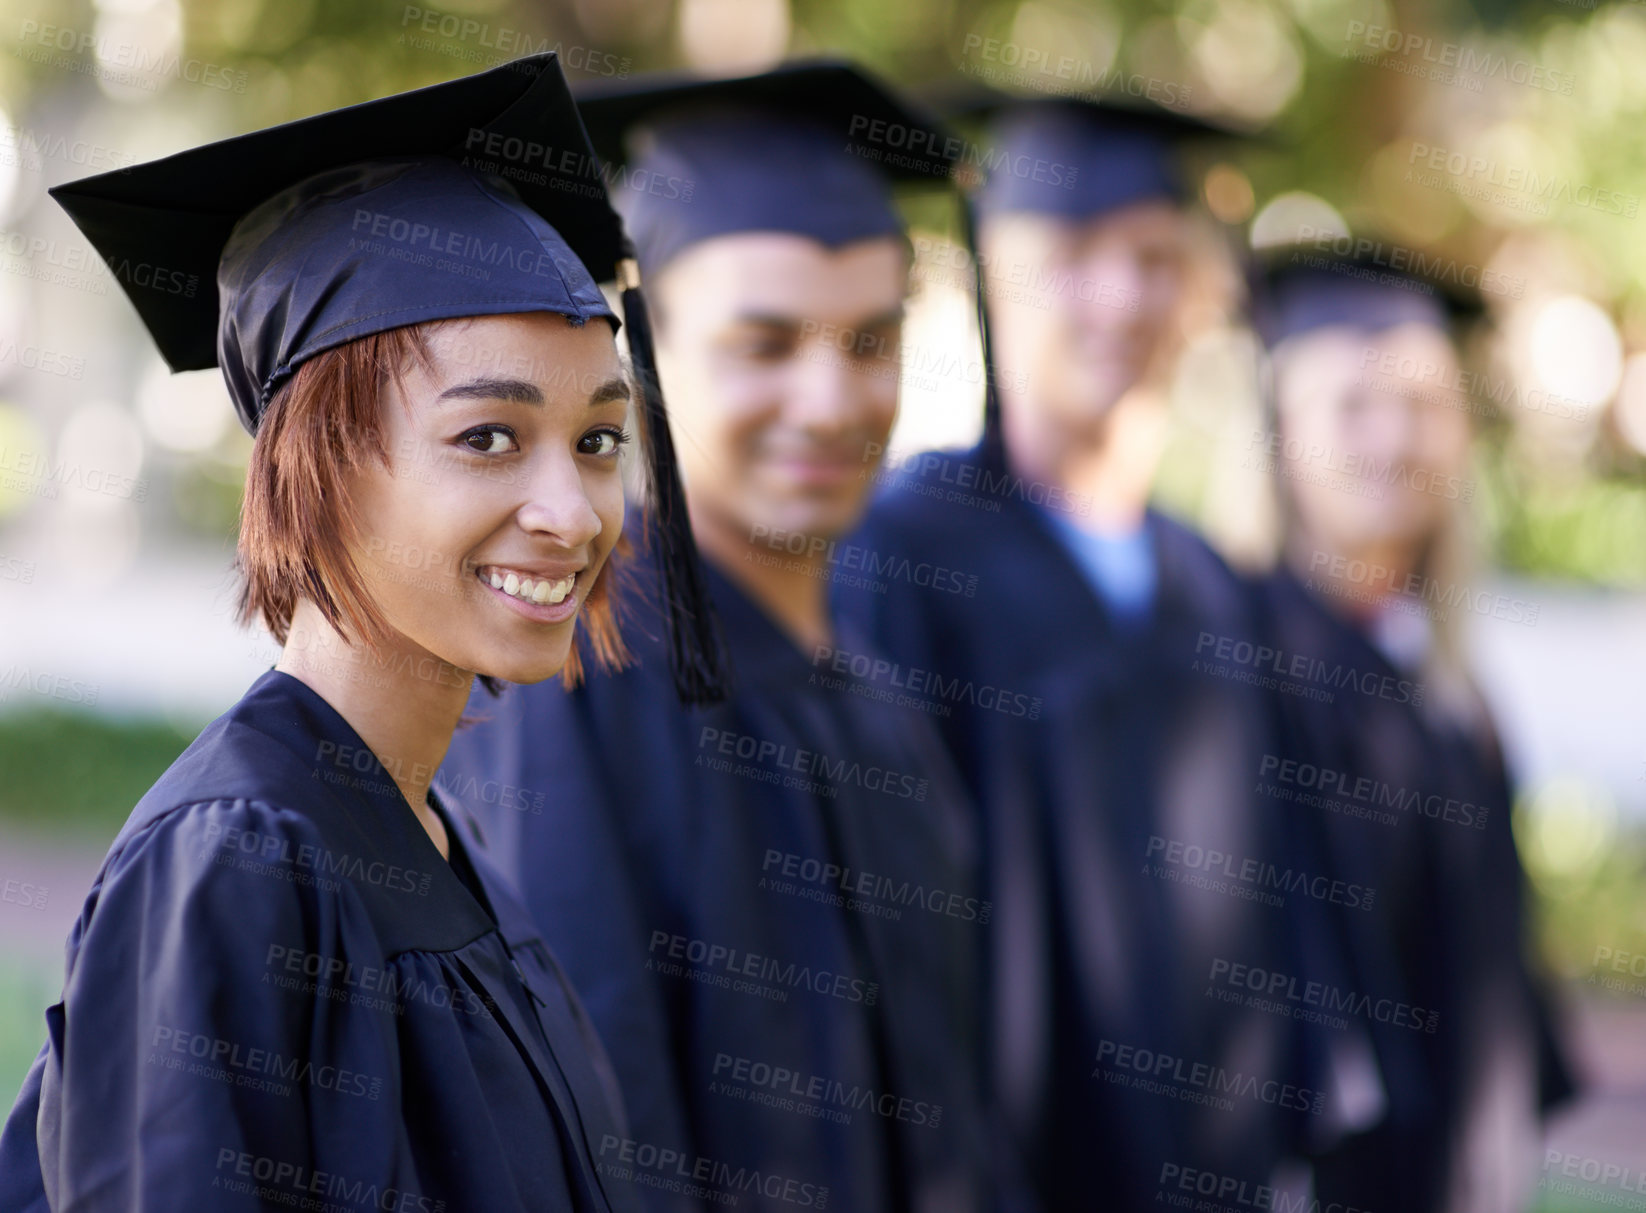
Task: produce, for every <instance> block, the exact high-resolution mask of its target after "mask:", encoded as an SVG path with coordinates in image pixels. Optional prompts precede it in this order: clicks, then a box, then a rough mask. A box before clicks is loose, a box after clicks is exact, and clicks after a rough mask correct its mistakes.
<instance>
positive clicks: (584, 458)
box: [352, 314, 629, 683]
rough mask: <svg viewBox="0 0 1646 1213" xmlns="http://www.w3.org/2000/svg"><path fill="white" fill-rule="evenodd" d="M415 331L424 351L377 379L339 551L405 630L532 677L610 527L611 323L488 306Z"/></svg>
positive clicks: (411, 637)
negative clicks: (348, 537) (366, 447)
mask: <svg viewBox="0 0 1646 1213" xmlns="http://www.w3.org/2000/svg"><path fill="white" fill-rule="evenodd" d="M429 344H430V346H431V347H432V352H433V359H432V362H431V365H429V366H427V367H422V366H416V365H414V366H412V367H410V368H408V369H407V370H406V372H405V375H404V381H403V383H402V384H401V385H400V386H395V385H394V383H393V381H392V379H391V381H390V383H389V385H388V387H387V388H386V389H385V391H384V393H383V397H382V402H381V410H382V413H381V424H382V431H383V443H384V447H385V449H386V450H387V451H388V454H389V466H388V467H386V468H385V467H382V466H380V465H378V464H376V463H373V464H372V465H370V467H369V468H368V469H367V470H365V471H362V472H361V473H360V474H359V476H358V478H357V480H356V483H355V484H354V486H353V491H354V493H355V494H356V499H355V512H356V516H357V518H358V520H359V526H360V531H359V540H358V543H357V545H356V547H355V549H354V550H353V552H352V555H353V556H354V558H355V561H356V563H357V565H358V567H359V568H360V571H361V573H362V575H363V577H364V579H365V582H366V588H367V590H368V592H369V593H370V594H371V595H372V597H373V599H374V600H375V601H376V603H377V604H378V606H379V607H380V608H381V609H382V611H383V613H384V615H385V616H386V617H387V619H388V621H389V623H390V624H391V625H392V626H393V627H394V628H395V629H396V630H397V631H398V632H399V633H401V634H402V635H403V636H404V637H405V638H406V640H407V641H409V642H410V644H411V645H412V646H414V647H416V648H419V649H422V650H423V651H425V652H427V653H428V654H430V655H432V656H434V657H436V658H438V659H440V660H442V661H445V662H448V663H450V664H451V665H453V666H456V667H457V668H458V669H460V670H466V671H471V672H474V673H480V674H491V675H494V676H496V677H499V678H503V679H506V680H508V681H510V682H522V683H530V682H540V681H542V680H543V679H545V678H548V677H550V676H552V675H553V674H555V673H557V672H559V670H560V667H561V666H562V665H564V664H565V662H566V657H567V654H568V653H569V652H570V650H571V644H572V629H573V626H574V622H575V620H576V617H577V614H578V611H579V609H580V608H581V606H582V605H583V603H584V602H585V601H586V600H587V598H588V595H589V591H590V589H591V588H592V587H593V586H594V583H595V578H596V577H598V576H599V574H600V571H601V570H602V569H603V568H604V567H605V563H606V558H607V557H608V556H609V555H610V554H611V550H612V547H613V546H614V545H615V544H616V542H617V540H618V537H619V535H620V534H621V533H622V529H623V484H622V479H621V476H620V475H619V472H618V451H619V448H620V447H621V445H622V443H623V441H624V440H625V438H624V435H625V430H624V423H625V420H626V417H627V414H628V407H629V387H628V382H627V380H626V379H625V377H624V374H623V369H622V366H621V364H620V362H619V361H618V357H617V348H616V344H615V342H614V340H613V337H612V332H611V328H610V326H609V325H607V324H605V323H602V322H591V323H588V324H585V325H583V326H582V327H580V328H574V327H573V326H572V325H571V324H570V323H569V322H568V321H567V320H566V318H565V317H563V316H557V315H552V314H530V315H513V316H495V317H484V318H480V319H475V320H469V321H460V322H453V323H448V324H442V325H438V326H436V327H435V328H434V330H433V331H432V334H431V336H430V341H429Z"/></svg>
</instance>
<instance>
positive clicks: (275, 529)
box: [238, 321, 632, 691]
mask: <svg viewBox="0 0 1646 1213" xmlns="http://www.w3.org/2000/svg"><path fill="white" fill-rule="evenodd" d="M435 323H447V324H449V323H453V322H451V321H437V322H433V323H430V324H423V325H412V326H409V327H406V328H397V329H389V330H388V331H386V332H382V333H376V334H373V335H371V336H369V337H362V338H360V339H359V340H356V341H351V342H349V343H348V344H346V345H341V346H338V347H337V348H336V349H332V350H327V351H326V352H324V353H321V354H316V355H315V356H314V357H313V358H310V359H309V360H308V361H307V362H305V363H303V364H302V365H301V366H300V367H298V368H297V371H296V373H295V374H294V375H293V376H292V377H291V379H290V380H288V381H287V382H286V384H285V385H284V386H283V387H281V389H280V390H279V391H278V392H277V393H276V394H275V396H274V399H273V400H271V401H270V402H269V406H268V408H267V410H266V411H265V412H264V414H263V417H262V420H261V422H260V424H259V425H258V429H257V438H256V441H255V443H254V444H253V447H252V456H251V462H250V465H249V466H248V467H247V469H246V493H245V497H244V499H243V500H242V502H241V506H240V543H239V565H240V571H241V574H242V578H243V580H242V583H241V586H240V600H239V612H238V614H239V620H240V622H241V623H242V624H249V623H251V622H252V621H253V620H254V619H261V620H262V622H263V624H264V626H266V627H267V628H268V630H269V631H270V632H271V633H272V634H273V635H274V638H275V639H276V640H278V641H279V642H280V643H281V644H285V643H286V635H287V632H288V631H289V629H290V627H291V620H292V614H293V612H294V611H295V610H296V608H297V603H298V600H299V599H303V598H307V599H308V600H309V601H311V602H313V603H314V605H315V606H316V607H318V608H319V609H320V613H321V614H322V615H324V616H325V618H326V621H327V622H328V623H330V624H331V626H332V627H333V628H335V629H337V631H338V633H339V634H340V635H342V636H343V637H345V638H346V639H348V640H349V642H350V643H364V644H365V645H366V646H367V647H368V648H371V649H373V650H375V649H377V648H379V647H380V646H381V645H382V644H383V643H384V642H385V641H386V640H387V639H388V637H389V634H390V633H391V631H392V628H391V627H390V625H389V622H388V620H387V619H385V618H384V616H383V613H382V611H381V610H380V609H379V608H378V606H377V604H376V603H375V602H374V601H373V600H372V597H371V594H370V592H369V591H368V589H367V587H366V584H365V581H364V579H363V578H362V577H361V575H360V570H359V568H358V567H357V566H356V564H355V560H354V557H353V556H352V555H351V550H356V549H357V548H358V546H359V539H360V535H359V526H358V522H357V520H356V517H355V514H354V509H353V502H352V500H351V498H350V495H349V486H350V485H351V483H352V482H353V479H354V476H355V474H357V473H359V472H361V471H364V470H366V468H367V466H368V462H369V461H375V462H376V463H377V464H378V465H379V466H381V467H384V468H388V467H389V466H390V458H389V452H388V449H387V448H386V447H385V446H384V443H383V428H382V415H381V411H380V410H381V406H382V403H383V400H384V395H385V392H384V389H385V388H386V386H387V385H388V383H389V381H390V380H391V378H392V379H393V380H394V381H395V382H396V383H399V382H400V381H401V376H402V374H403V373H404V371H405V370H406V368H407V367H409V366H411V365H413V364H414V363H418V364H421V365H423V366H428V365H429V362H430V359H431V353H430V349H429V345H428V333H429V331H430V330H431V329H432V328H433V327H434V324H435ZM631 554H632V553H631V549H630V545H629V541H628V538H627V536H626V535H625V536H623V537H620V538H619V540H618V542H617V546H616V549H615V550H614V551H613V552H612V555H611V557H610V558H609V559H608V560H607V561H606V564H605V567H604V568H602V569H601V571H600V574H599V576H598V577H596V579H595V583H594V586H593V588H592V589H591V590H590V591H589V595H588V597H587V599H586V600H585V601H584V604H583V609H582V610H581V611H580V612H579V617H578V622H577V642H576V643H575V644H574V645H573V646H572V649H571V652H570V653H569V655H568V656H567V658H566V664H565V667H564V668H563V669H562V671H561V679H562V681H563V682H564V683H565V684H566V685H567V686H574V685H576V683H577V682H578V680H579V679H580V678H581V677H582V674H583V659H582V656H581V650H582V649H583V648H584V647H585V646H586V647H587V648H588V649H589V651H590V652H591V653H592V655H593V657H594V659H595V661H596V662H597V663H598V664H599V666H600V667H601V668H602V669H617V668H620V667H621V666H623V665H625V664H626V663H627V662H628V660H629V654H628V651H627V649H626V648H625V647H624V644H623V639H622V635H621V631H620V628H619V624H618V617H617V616H618V612H617V606H616V601H615V600H616V597H617V596H616V595H615V594H614V592H613V591H614V581H617V580H621V579H622V578H623V574H624V572H625V569H624V565H625V564H626V562H627V560H628V558H629V557H630V556H631ZM482 679H483V681H484V682H485V683H486V685H487V686H488V687H489V688H491V689H493V690H494V691H495V689H496V687H495V680H494V679H491V678H489V677H486V676H485V675H482Z"/></svg>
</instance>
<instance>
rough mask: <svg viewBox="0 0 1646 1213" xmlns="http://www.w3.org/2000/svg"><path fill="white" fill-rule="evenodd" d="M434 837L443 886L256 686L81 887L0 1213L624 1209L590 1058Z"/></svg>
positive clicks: (505, 906)
mask: <svg viewBox="0 0 1646 1213" xmlns="http://www.w3.org/2000/svg"><path fill="white" fill-rule="evenodd" d="M437 807H438V805H437ZM448 820H449V819H448ZM451 824H452V828H451V829H450V830H449V833H450V835H451V838H452V847H451V850H452V862H451V863H449V864H448V863H447V862H446V861H445V860H444V859H442V858H441V856H440V853H439V851H437V850H436V849H435V847H434V844H433V843H432V841H431V840H430V839H429V837H428V835H427V833H426V832H425V831H424V829H423V827H422V826H421V825H420V824H419V822H418V821H417V819H416V817H415V816H414V815H413V814H412V812H411V810H410V808H409V807H408V806H407V805H406V802H405V799H404V797H403V796H402V795H401V793H400V791H399V789H398V787H397V786H396V785H395V784H394V783H393V781H392V780H391V779H390V777H389V776H388V774H387V773H386V772H385V771H384V769H383V767H382V766H381V765H380V764H379V763H378V762H377V760H376V758H375V757H373V756H372V754H371V752H370V751H369V750H368V749H367V747H366V745H365V744H364V742H362V741H361V739H360V737H359V735H358V734H356V733H355V731H354V730H353V729H352V728H350V726H349V725H348V724H347V722H345V721H344V720H343V718H342V717H341V716H339V715H338V714H337V712H336V711H335V710H334V709H333V708H332V707H331V706H330V705H329V704H328V703H326V702H325V700H324V699H322V698H321V697H320V696H319V695H318V694H316V693H315V692H314V691H313V690H311V689H310V688H309V687H307V686H305V685H304V684H303V683H302V682H300V681H298V680H297V679H294V678H292V677H290V676H289V675H287V674H284V673H281V672H279V671H274V670H271V671H270V672H268V673H267V674H264V675H263V676H262V677H261V678H259V679H258V680H257V682H256V683H254V684H253V685H252V687H251V689H250V690H249V691H248V692H247V693H246V695H245V697H244V698H242V699H241V700H240V702H239V703H238V704H237V705H235V707H233V708H232V709H230V711H228V712H227V713H226V714H224V715H223V716H221V717H219V718H218V719H217V720H216V721H214V722H213V723H212V724H210V725H208V726H207V727H206V729H205V730H204V731H203V732H202V733H201V734H200V736H199V737H198V738H197V739H196V740H195V741H194V743H193V744H192V745H191V746H189V748H188V749H187V750H186V751H184V753H183V754H182V755H181V756H180V757H179V758H178V760H177V762H176V763H174V764H173V766H172V767H171V769H170V770H168V771H167V772H166V773H165V774H164V775H163V776H161V778H160V780H159V781H158V782H157V783H156V784H155V785H154V787H153V788H152V789H151V790H150V791H149V793H148V794H147V795H146V796H144V797H143V799H142V800H141V801H140V802H139V804H138V806H137V808H136V810H135V811H134V812H133V813H132V815H131V817H130V819H129V820H128V821H127V823H126V825H125V827H124V828H123V829H122V830H121V832H120V834H119V836H118V837H117V838H116V840H115V843H114V846H113V847H112V849H111V850H110V851H109V855H108V858H107V859H106V860H105V861H104V863H103V867H102V869H101V871H100V872H99V874H98V877H97V879H96V881H95V882H94V884H93V885H92V889H91V893H90V894H89V896H88V897H87V899H86V904H85V908H84V910H83V911H82V912H81V915H80V919H79V921H78V923H77V924H76V925H75V928H74V931H73V933H72V935H71V936H70V939H69V943H68V960H67V973H66V977H65V982H64V991H63V998H62V1001H61V1002H59V1003H58V1004H57V1005H55V1006H53V1007H51V1008H50V1009H49V1010H48V1011H47V1012H46V1021H47V1027H48V1038H47V1041H46V1044H45V1047H44V1048H43V1049H42V1050H41V1053H40V1056H39V1058H38V1059H37V1060H36V1062H35V1064H34V1067H33V1068H32V1069H31V1071H30V1072H29V1075H28V1078H27V1080H26V1081H25V1083H24V1086H23V1090H22V1093H21V1095H20V1096H19V1097H18V1101H17V1105H16V1107H15V1108H14V1109H13V1110H12V1114H11V1117H10V1119H9V1120H8V1121H7V1122H6V1126H5V1130H4V1141H3V1145H0V1209H4V1210H5V1211H6V1213H17V1211H18V1210H29V1211H30V1213H35V1211H39V1213H44V1211H45V1210H47V1209H53V1210H65V1209H75V1210H88V1211H89V1210H109V1211H110V1213H115V1211H118V1213H134V1211H147V1210H154V1211H156V1213H160V1211H165V1213H171V1211H173V1210H177V1209H189V1210H191V1213H192V1211H194V1210H219V1209H220V1210H241V1209H247V1210H249V1209H262V1208H268V1207H293V1208H297V1207H311V1208H324V1209H326V1210H334V1209H336V1210H343V1209H347V1210H355V1209H362V1210H364V1209H379V1208H391V1207H392V1208H395V1209H405V1210H417V1211H420V1213H430V1211H433V1210H438V1209H442V1208H443V1209H447V1210H460V1209H477V1210H478V1209H484V1210H486V1211H487V1213H493V1211H499V1210H502V1211H507V1210H519V1211H522V1213H523V1211H525V1210H540V1211H544V1213H548V1211H550V1210H553V1211H556V1213H559V1211H562V1210H608V1209H619V1210H621V1209H631V1208H635V1207H637V1206H636V1204H635V1202H634V1199H633V1196H632V1194H631V1193H630V1192H629V1191H627V1190H626V1188H625V1187H623V1186H622V1185H615V1186H614V1185H611V1184H609V1183H607V1182H606V1181H605V1180H604V1179H603V1178H602V1177H601V1176H600V1175H599V1174H598V1173H597V1170H596V1164H595V1159H596V1157H597V1156H598V1153H599V1150H600V1146H601V1143H602V1141H612V1140H619V1139H621V1137H622V1135H623V1133H624V1131H625V1130H624V1128H623V1122H622V1118H621V1106H620V1103H619V1102H618V1096H617V1092H616V1085H615V1081H614V1079H613V1077H612V1074H611V1070H610V1067H609V1065H608V1063H607V1062H606V1060H605V1057H604V1055H603V1053H602V1052H601V1049H600V1046H599V1043H598V1041H597V1039H596V1037H595V1034H594V1032H593V1030H592V1028H591V1026H590V1025H589V1023H588V1020H587V1018H586V1016H585V1015H584V1013H583V1011H582V1009H581V1008H580V1006H579V1005H578V1003H577V1000H576V998H575V996H574V995H573V994H572V991H571V989H570V987H569V986H568V985H567V983H566V981H565V979H564V977H563V975H562V974H561V972H560V970H559V968H558V966H557V965H556V964H555V961H554V959H553V958H552V957H551V956H550V954H549V952H548V950H547V949H546V948H545V947H544V946H543V943H542V941H541V939H540V938H539V937H538V936H537V935H536V933H535V932H534V931H533V930H532V928H531V926H530V922H529V920H528V919H527V918H526V916H525V912H524V911H523V910H522V909H521V908H520V906H519V905H518V903H516V902H515V901H514V900H513V898H512V897H511V896H510V895H509V894H508V892H507V891H506V887H505V885H504V884H503V883H502V881H501V878H500V877H499V876H498V875H497V874H496V872H495V871H494V870H493V869H492V868H491V866H490V864H489V862H488V861H487V859H486V857H485V856H484V855H483V854H482V853H481V852H480V851H479V850H478V849H474V848H472V847H469V846H467V844H466V843H465V841H464V838H463V833H464V830H465V829H467V828H468V827H463V828H459V827H458V824H457V823H455V822H453V823H451ZM494 915H495V917H494ZM305 1201H311V1202H313V1203H312V1204H304V1203H303V1202H305Z"/></svg>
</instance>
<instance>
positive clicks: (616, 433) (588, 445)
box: [578, 430, 629, 455]
mask: <svg viewBox="0 0 1646 1213" xmlns="http://www.w3.org/2000/svg"><path fill="white" fill-rule="evenodd" d="M628 440H629V436H628V435H627V434H625V433H624V432H623V431H622V430H596V431H594V433H592V434H584V435H583V440H582V441H581V442H580V443H578V450H579V451H581V452H582V453H583V454H585V455H615V454H617V452H618V450H619V448H621V447H622V445H623V444H624V443H625V442H627V441H628Z"/></svg>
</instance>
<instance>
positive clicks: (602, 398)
mask: <svg viewBox="0 0 1646 1213" xmlns="http://www.w3.org/2000/svg"><path fill="white" fill-rule="evenodd" d="M633 395H634V393H633V392H632V390H631V389H630V388H629V381H628V380H627V379H624V378H623V377H622V376H621V375H614V376H613V377H612V378H610V379H608V380H606V382H604V383H602V384H601V385H600V386H599V387H597V388H595V389H594V391H592V392H590V393H589V407H591V408H592V407H594V406H595V405H597V404H605V403H607V402H608V401H612V400H621V401H623V402H624V403H628V402H629V401H630V400H631V399H632V398H633Z"/></svg>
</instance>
